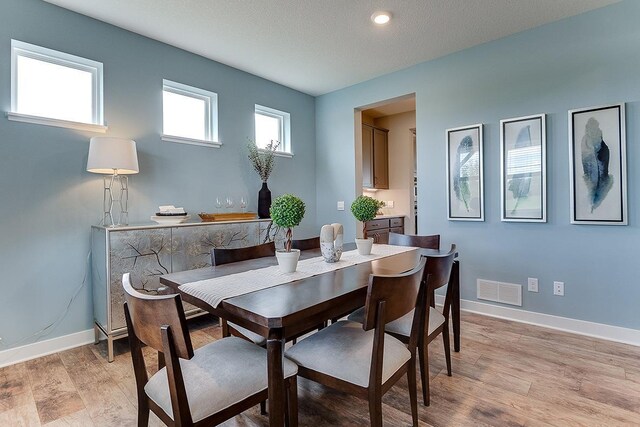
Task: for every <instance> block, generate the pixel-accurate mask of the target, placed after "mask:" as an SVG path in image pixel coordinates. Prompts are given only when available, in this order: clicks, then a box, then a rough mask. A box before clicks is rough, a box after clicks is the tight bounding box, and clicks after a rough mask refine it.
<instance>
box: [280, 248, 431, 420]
mask: <svg viewBox="0 0 640 427" xmlns="http://www.w3.org/2000/svg"><path fill="white" fill-rule="evenodd" d="M424 268H425V260H424V259H421V260H420V263H419V264H418V266H417V267H415V268H414V269H412V270H410V271H408V272H405V273H402V274H397V275H384V276H383V275H371V276H370V277H369V285H368V288H367V300H366V304H365V317H364V323H363V324H359V323H356V322H350V321H348V320H341V321H339V322H337V323H334V324H332V325H331V326H329V327H327V328H324V329H322V330H321V331H319V332H317V333H315V334H313V335H311V336H309V337H307V338H305V339H303V340H301V341H300V342H299V343H298V344H296V345H294V346H293V347H291V348H290V349H289V350H287V351H286V352H285V356H286V357H287V358H289V359H291V360H293V361H294V362H296V364H297V365H298V374H299V375H301V376H303V377H305V378H308V379H310V380H313V381H316V382H319V383H322V384H324V385H326V386H329V387H333V388H336V389H339V390H342V391H344V392H347V393H350V394H353V395H355V396H358V397H361V398H364V399H367V400H368V401H369V416H370V421H371V425H372V426H376V427H378V426H382V396H383V395H384V394H385V393H386V392H387V391H388V390H389V389H390V388H391V387H392V386H393V385H394V384H395V383H396V382H397V381H398V380H399V379H400V378H401V377H402V375H404V374H405V373H406V374H407V379H408V382H409V400H410V404H411V416H412V420H413V425H414V426H417V425H418V408H417V396H416V395H417V390H416V366H415V353H416V345H417V341H418V333H419V332H420V324H419V323H420V319H419V318H418V316H414V319H413V327H412V330H411V339H410V340H409V345H408V347H407V346H405V345H404V344H403V343H402V342H401V341H399V340H398V339H396V338H394V337H392V336H391V335H388V334H385V332H384V331H385V326H386V325H387V324H388V323H390V322H393V321H395V320H397V319H399V318H402V317H403V316H405V315H406V314H407V313H409V312H411V311H414V308H415V306H416V302H417V300H419V299H424V297H423V294H424V287H423V286H422V283H423V280H422V277H423V272H424Z"/></svg>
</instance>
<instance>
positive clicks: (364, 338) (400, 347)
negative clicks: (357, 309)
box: [285, 320, 411, 387]
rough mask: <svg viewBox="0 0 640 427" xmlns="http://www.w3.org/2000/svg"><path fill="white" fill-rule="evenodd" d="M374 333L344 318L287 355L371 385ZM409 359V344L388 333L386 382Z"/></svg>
mask: <svg viewBox="0 0 640 427" xmlns="http://www.w3.org/2000/svg"><path fill="white" fill-rule="evenodd" d="M374 333H375V331H374V330H370V331H365V330H363V329H362V325H361V324H360V323H356V322H349V321H346V320H341V321H339V322H337V323H334V324H332V325H331V326H329V327H327V328H324V329H322V330H320V331H318V332H316V333H315V334H313V335H311V336H309V337H307V338H305V339H303V340H302V341H300V342H298V344H296V345H294V346H293V347H291V348H290V349H289V350H287V351H286V352H285V356H286V357H288V358H289V359H291V360H293V361H294V362H296V363H297V364H298V365H300V366H304V367H305V368H308V369H311V370H313V371H316V372H320V373H323V374H326V375H330V376H332V377H334V378H338V379H340V380H343V381H346V382H349V383H351V384H356V385H358V386H361V387H367V386H368V385H369V371H370V368H371V354H372V351H373V338H374ZM409 359H411V353H410V352H409V350H407V347H406V346H405V345H404V344H403V343H402V342H400V341H399V340H397V339H396V338H394V337H392V336H391V335H385V337H384V356H383V366H382V382H383V383H384V382H385V381H387V380H388V379H389V378H390V377H391V376H392V375H393V374H394V373H396V372H397V371H398V369H400V367H402V365H404V364H405V363H406V362H407V361H408V360H409Z"/></svg>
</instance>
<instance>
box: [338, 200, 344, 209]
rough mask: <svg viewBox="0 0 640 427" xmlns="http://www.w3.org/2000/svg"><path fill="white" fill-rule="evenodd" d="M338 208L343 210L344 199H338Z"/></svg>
mask: <svg viewBox="0 0 640 427" xmlns="http://www.w3.org/2000/svg"><path fill="white" fill-rule="evenodd" d="M338 210H339V211H343V210H344V200H338Z"/></svg>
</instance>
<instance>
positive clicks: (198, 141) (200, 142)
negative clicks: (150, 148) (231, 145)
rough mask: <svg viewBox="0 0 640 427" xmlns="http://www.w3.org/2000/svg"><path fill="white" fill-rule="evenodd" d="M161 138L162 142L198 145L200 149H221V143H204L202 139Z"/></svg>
mask: <svg viewBox="0 0 640 427" xmlns="http://www.w3.org/2000/svg"><path fill="white" fill-rule="evenodd" d="M161 138H162V140H163V141H167V142H177V143H180V144H191V145H200V146H202V147H209V148H220V147H222V143H221V142H218V141H206V140H204V139H194V138H185V137H183V136H175V135H164V134H163V135H161Z"/></svg>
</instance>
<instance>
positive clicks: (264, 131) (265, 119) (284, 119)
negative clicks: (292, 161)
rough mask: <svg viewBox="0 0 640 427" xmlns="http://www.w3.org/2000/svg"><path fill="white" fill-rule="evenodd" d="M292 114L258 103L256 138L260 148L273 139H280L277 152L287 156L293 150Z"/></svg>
mask: <svg viewBox="0 0 640 427" xmlns="http://www.w3.org/2000/svg"><path fill="white" fill-rule="evenodd" d="M290 123H291V115H290V114H289V113H285V112H284V111H279V110H275V109H273V108H269V107H263V106H261V105H258V104H256V111H255V128H256V129H255V132H256V135H255V138H256V145H257V146H258V148H262V149H264V148H266V147H267V146H268V145H269V143H270V142H271V141H279V142H280V145H279V146H278V149H277V152H278V153H280V154H284V155H285V156H290V155H292V154H293V153H292V151H291V124H290Z"/></svg>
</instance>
